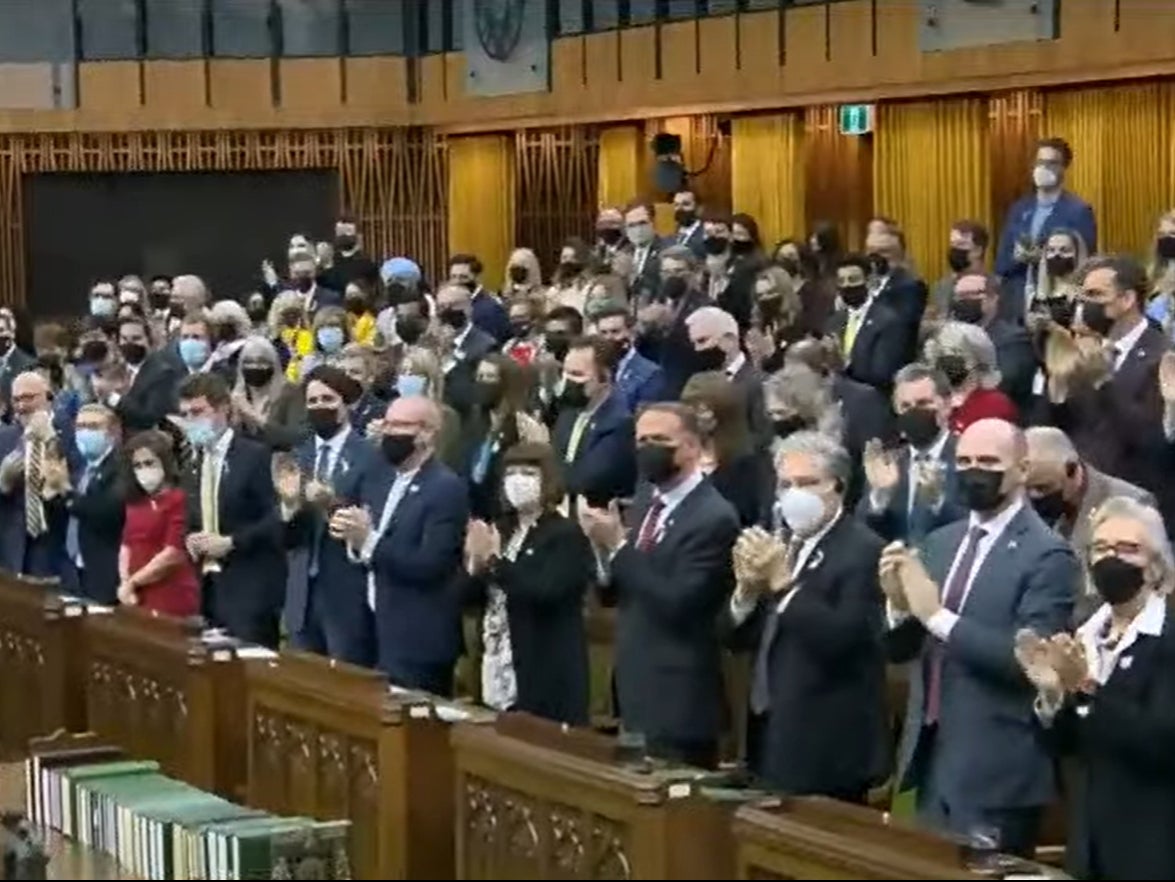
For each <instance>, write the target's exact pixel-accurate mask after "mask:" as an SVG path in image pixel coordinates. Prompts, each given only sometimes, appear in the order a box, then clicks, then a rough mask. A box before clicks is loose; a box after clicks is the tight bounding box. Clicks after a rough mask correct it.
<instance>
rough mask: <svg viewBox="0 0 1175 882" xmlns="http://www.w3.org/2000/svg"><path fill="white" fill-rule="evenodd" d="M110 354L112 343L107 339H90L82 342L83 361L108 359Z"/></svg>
mask: <svg viewBox="0 0 1175 882" xmlns="http://www.w3.org/2000/svg"><path fill="white" fill-rule="evenodd" d="M109 355H110V344H109V343H107V342H106V341H105V340H90V341H88V342H86V343H83V344H82V361H88V362H99V361H106V358H107V357H108V356H109Z"/></svg>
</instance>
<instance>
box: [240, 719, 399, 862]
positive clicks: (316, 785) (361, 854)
mask: <svg viewBox="0 0 1175 882" xmlns="http://www.w3.org/2000/svg"><path fill="white" fill-rule="evenodd" d="M249 752H250V757H249V762H250V768H251V770H252V771H251V773H250V792H249V799H250V802H251V803H253V804H256V805H258V806H260V807H261V808H264V809H266V810H268V811H272V812H276V813H280V814H291V815H292V814H302V815H309V816H313V817H318V818H321V819H323V820H337V819H343V818H346V819H349V820H350V821H351V824H352V826H351V831H350V837H351V840H350V842H351V849H350V854H351V859H352V862H353V864H354V866H355V867H356V868H357V872H359V874H360V876H359V877H360V878H375V876H374V875H372V873H373V872H374V869H375V868H376V867H377V865H378V858H379V840H380V835H381V833H380V830H379V829H378V823H379V776H378V772H377V767H376V748H375V744H374V743H372V742H371V741H369V740H366V739H361V738H353V737H350V736H349V735H346V734H344V733H341V732H335V731H331V730H329V729H325V728H322V727H319V726H317V725H315V724H314V723H312V722H308V721H306V720H303V719H296V718H294V717H292V716H288V715H285V714H281V713H278V712H275V711H271V710H269V709H267V708H257V709H256V710H255V711H254V714H253V724H252V731H251V735H250V739H249ZM384 835H386V831H384Z"/></svg>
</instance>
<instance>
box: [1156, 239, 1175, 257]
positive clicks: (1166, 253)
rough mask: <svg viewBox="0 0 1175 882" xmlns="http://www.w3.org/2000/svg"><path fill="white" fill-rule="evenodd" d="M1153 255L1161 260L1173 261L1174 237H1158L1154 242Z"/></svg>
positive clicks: (1174, 253)
mask: <svg viewBox="0 0 1175 882" xmlns="http://www.w3.org/2000/svg"><path fill="white" fill-rule="evenodd" d="M1155 254H1157V255H1158V256H1159V258H1160V259H1161V260H1175V236H1159V238H1158V239H1156V240H1155Z"/></svg>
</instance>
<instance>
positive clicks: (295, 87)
mask: <svg viewBox="0 0 1175 882" xmlns="http://www.w3.org/2000/svg"><path fill="white" fill-rule="evenodd" d="M278 69H279V71H280V73H281V105H282V107H288V108H290V109H291V110H313V111H319V112H322V113H332V112H335V111H337V110H338V108H339V107H340V105H342V103H343V68H342V65H341V63H340V62H339V59H337V58H283V59H282V60H281V62H280V66H279V68H278Z"/></svg>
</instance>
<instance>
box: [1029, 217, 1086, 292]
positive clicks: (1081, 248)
mask: <svg viewBox="0 0 1175 882" xmlns="http://www.w3.org/2000/svg"><path fill="white" fill-rule="evenodd" d="M1054 236H1064V237H1066V238H1067V239H1068V240H1069V241H1070V242H1072V243H1073V250H1074V252H1076V262H1075V263H1074V264H1073V278H1077V276H1078V275H1079V273H1080V272H1081V265H1082V264H1083V263H1085V261H1087V260H1088V259H1089V246H1088V245H1087V244H1086V243H1085V239H1083V238H1082V237H1081V234H1080V233H1079V232H1077V231H1076V230H1071V229H1069V228H1067V227H1064V228H1062V229H1059V230H1053V231H1052V232H1051V233H1049V234H1048V236H1047V237H1046V238H1045V246H1046V247H1047V245H1048V240H1049V239H1051V238H1053V237H1054ZM1043 252H1044V248H1042V249H1041V258H1040V263H1038V264H1037V267H1036V296H1037V299H1039V300H1048V299H1049V298H1051V297H1056V296H1057V294H1056V293H1055V291H1054V286H1055V285H1056V283H1057V280H1056V279H1054V278H1053V277H1052V276H1050V275H1049V269H1048V263H1047V262H1046V260H1045V258H1044V253H1043ZM1062 293H1064V292H1062ZM1065 296H1069V295H1068V294H1066V295H1065Z"/></svg>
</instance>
